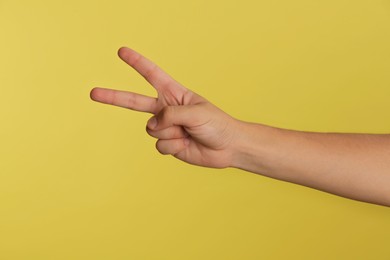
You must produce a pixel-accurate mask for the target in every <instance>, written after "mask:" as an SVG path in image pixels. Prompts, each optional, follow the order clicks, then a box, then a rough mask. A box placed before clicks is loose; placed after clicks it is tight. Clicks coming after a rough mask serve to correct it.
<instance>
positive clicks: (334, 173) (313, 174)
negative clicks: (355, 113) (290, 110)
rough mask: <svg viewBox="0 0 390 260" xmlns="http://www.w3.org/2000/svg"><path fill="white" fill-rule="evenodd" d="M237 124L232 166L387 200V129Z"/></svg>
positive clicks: (374, 200)
mask: <svg viewBox="0 0 390 260" xmlns="http://www.w3.org/2000/svg"><path fill="white" fill-rule="evenodd" d="M242 129H243V130H242V132H243V133H244V134H243V135H241V138H240V141H238V143H237V145H236V148H237V152H236V156H234V161H233V163H232V166H233V167H237V168H241V169H244V170H247V171H251V172H255V173H260V174H262V175H265V176H269V177H272V178H276V179H280V180H284V181H288V182H293V183H297V184H301V185H304V186H308V187H312V188H315V189H319V190H322V191H326V192H329V193H333V194H336V195H340V196H343V197H347V198H351V199H355V200H361V201H365V202H370V203H376V204H381V205H387V206H390V135H375V134H340V133H311V132H299V131H292V130H285V129H278V128H272V127H268V126H264V125H259V124H248V123H243V126H242Z"/></svg>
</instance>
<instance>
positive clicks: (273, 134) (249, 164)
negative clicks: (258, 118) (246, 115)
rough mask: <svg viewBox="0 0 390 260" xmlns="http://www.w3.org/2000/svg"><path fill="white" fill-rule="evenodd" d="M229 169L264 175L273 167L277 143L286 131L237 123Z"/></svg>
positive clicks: (241, 122) (253, 124)
mask: <svg viewBox="0 0 390 260" xmlns="http://www.w3.org/2000/svg"><path fill="white" fill-rule="evenodd" d="M238 129H239V130H238V131H237V132H238V133H239V134H238V135H237V138H236V140H235V143H234V145H233V152H232V162H231V165H230V167H233V168H239V169H243V170H246V171H251V172H256V173H262V174H266V175H267V173H268V172H269V171H271V170H272V167H273V165H275V163H277V162H276V160H277V158H276V155H277V154H279V153H278V151H277V149H278V146H279V145H278V143H280V141H281V139H282V138H281V137H282V136H283V135H284V134H285V133H284V132H285V131H287V130H284V129H279V128H274V127H270V126H266V125H262V124H255V123H248V122H243V121H238Z"/></svg>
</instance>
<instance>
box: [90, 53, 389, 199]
mask: <svg viewBox="0 0 390 260" xmlns="http://www.w3.org/2000/svg"><path fill="white" fill-rule="evenodd" d="M118 55H119V57H120V58H121V59H122V60H123V61H124V62H126V63H127V64H128V65H130V66H131V67H132V68H134V69H135V70H136V71H137V72H138V73H139V74H141V75H142V76H143V77H144V78H145V79H146V80H147V81H148V82H149V83H150V84H151V85H152V86H153V87H154V88H155V89H156V91H157V97H156V98H154V97H148V96H144V95H141V94H138V93H132V92H125V91H119V90H112V89H105V88H94V89H92V91H91V98H92V99H93V100H95V101H98V102H101V103H105V104H111V105H115V106H120V107H124V108H128V109H131V110H135V111H141V112H147V113H150V114H152V115H153V116H152V117H151V118H150V119H149V121H148V122H147V126H146V131H147V133H148V134H149V135H151V136H152V137H154V138H156V139H157V143H156V148H157V150H158V151H159V152H160V153H162V154H170V155H173V156H174V157H176V158H178V159H180V160H182V161H185V162H187V163H190V164H194V165H200V166H205V167H212V168H226V167H235V168H239V169H243V170H246V171H250V172H253V173H258V174H262V175H264V176H268V177H271V178H275V179H279V180H283V181H288V182H292V183H296V184H300V185H304V186H307V187H311V188H314V189H318V190H322V191H325V192H329V193H332V194H336V195H339V196H343V197H346V198H351V199H355V200H360V201H364V202H369V203H375V204H379V205H385V206H390V135H375V134H340V133H313V132H302V131H293V130H287V129H280V128H275V127H271V126H266V125H263V124H255V123H248V122H243V121H240V120H238V119H235V118H233V117H231V116H230V115H228V114H226V113H225V112H223V111H222V110H221V109H219V108H218V107H216V106H214V105H213V104H211V103H210V102H208V101H207V100H206V99H205V98H203V97H201V96H199V95H198V94H196V93H194V92H192V91H191V90H189V89H187V88H185V87H184V86H182V85H181V84H180V83H178V82H177V81H175V80H174V79H173V78H172V77H170V76H169V75H168V74H167V73H165V72H164V71H163V70H162V69H161V68H159V67H158V66H157V65H156V64H154V63H153V62H152V61H150V60H148V59H147V58H145V57H143V56H142V55H141V54H139V53H137V52H136V51H134V50H132V49H129V48H126V47H122V48H120V49H119V51H118Z"/></svg>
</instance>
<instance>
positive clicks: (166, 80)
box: [118, 47, 183, 90]
mask: <svg viewBox="0 0 390 260" xmlns="http://www.w3.org/2000/svg"><path fill="white" fill-rule="evenodd" d="M118 55H119V57H120V58H121V59H122V60H123V61H124V62H126V63H127V64H129V65H130V66H131V67H132V68H134V69H135V70H136V71H137V72H138V73H139V74H141V75H142V76H143V77H144V78H145V79H146V80H147V81H148V82H149V83H150V84H152V86H153V87H154V88H156V89H157V90H162V89H164V88H166V87H168V86H170V85H173V84H175V85H176V84H177V86H176V87H179V88H183V87H182V86H180V84H178V83H177V82H176V81H175V80H174V79H173V78H171V76H169V75H168V74H167V73H166V72H165V71H163V70H162V69H161V68H160V67H159V66H157V65H156V64H155V63H153V62H152V61H150V60H149V59H147V58H145V57H144V56H142V55H141V54H139V53H138V52H136V51H134V50H132V49H130V48H127V47H122V48H120V49H119V50H118Z"/></svg>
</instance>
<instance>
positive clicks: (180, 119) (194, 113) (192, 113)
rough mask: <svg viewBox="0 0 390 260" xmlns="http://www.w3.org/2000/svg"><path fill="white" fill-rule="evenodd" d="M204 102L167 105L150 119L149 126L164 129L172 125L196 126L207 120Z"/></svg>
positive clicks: (154, 128)
mask: <svg viewBox="0 0 390 260" xmlns="http://www.w3.org/2000/svg"><path fill="white" fill-rule="evenodd" d="M204 112H205V111H204V110H203V107H202V104H197V105H183V106H166V107H164V108H163V109H162V110H161V111H160V112H159V113H158V114H157V115H155V116H153V117H152V118H150V119H149V121H148V123H147V127H148V128H149V129H151V130H155V131H158V130H162V129H166V128H169V127H172V126H183V127H194V126H197V125H201V124H204V123H206V122H207V118H208V116H207V113H204Z"/></svg>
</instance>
